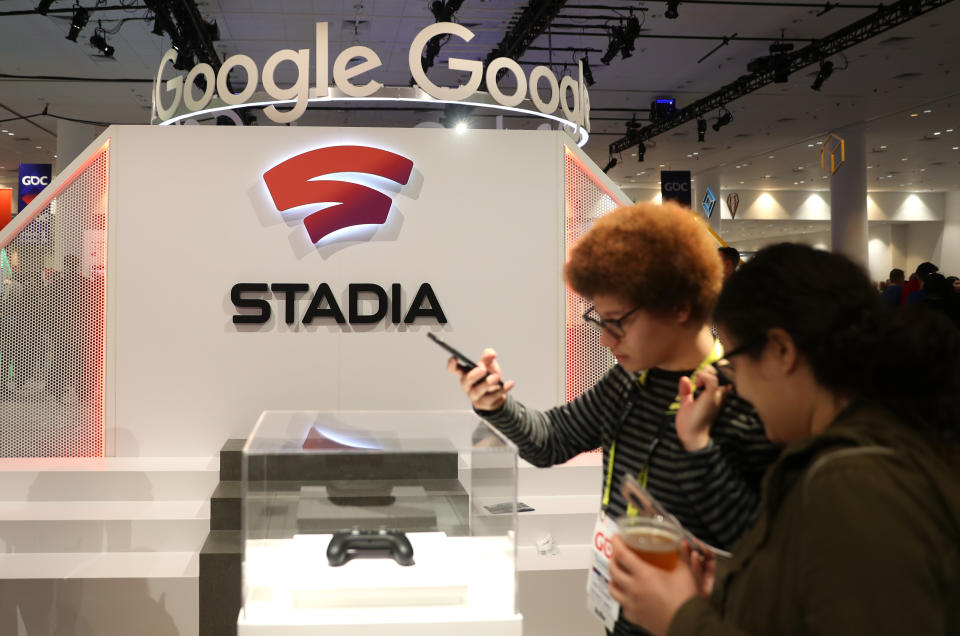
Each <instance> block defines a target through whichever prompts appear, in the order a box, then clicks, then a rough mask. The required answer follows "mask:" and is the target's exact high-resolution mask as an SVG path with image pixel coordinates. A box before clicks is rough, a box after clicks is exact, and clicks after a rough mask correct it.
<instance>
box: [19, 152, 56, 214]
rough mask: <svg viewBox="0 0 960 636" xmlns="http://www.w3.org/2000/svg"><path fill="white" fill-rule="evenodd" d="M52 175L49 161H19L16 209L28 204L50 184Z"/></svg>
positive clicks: (21, 208) (20, 209)
mask: <svg viewBox="0 0 960 636" xmlns="http://www.w3.org/2000/svg"><path fill="white" fill-rule="evenodd" d="M52 175H53V166H52V165H50V164H49V163H21V164H20V171H19V179H18V183H19V184H20V188H19V191H18V192H17V211H18V212H20V211H22V210H23V208H25V207H27V206H28V205H30V202H31V201H33V200H34V199H35V198H36V196H37V195H38V194H40V192H41V191H42V190H43V189H44V188H45V187H47V186H48V185H50V178H51V176H52Z"/></svg>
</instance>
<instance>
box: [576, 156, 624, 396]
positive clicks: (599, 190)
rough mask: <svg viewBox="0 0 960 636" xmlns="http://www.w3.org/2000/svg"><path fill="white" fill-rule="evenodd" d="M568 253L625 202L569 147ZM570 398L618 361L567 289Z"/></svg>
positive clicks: (583, 304) (581, 304)
mask: <svg viewBox="0 0 960 636" xmlns="http://www.w3.org/2000/svg"><path fill="white" fill-rule="evenodd" d="M564 182H565V199H566V247H567V255H569V253H570V249H571V248H572V247H573V246H574V245H575V244H576V242H577V241H578V240H579V239H580V237H581V236H583V234H584V233H585V232H586V231H587V230H588V229H590V226H591V225H592V224H593V221H594V220H595V219H597V218H599V217H600V216H603V215H604V214H606V213H607V212H610V211H612V210H614V209H616V208H618V207H620V206H621V205H623V203H621V202H619V201H617V200H616V199H615V198H614V197H613V195H612V193H611V192H610V191H609V190H608V189H607V188H606V187H605V186H604V185H603V184H602V183H601V182H600V181H599V180H598V179H597V178H596V177H595V176H594V175H593V174H592V173H591V172H590V170H589V169H588V168H587V166H585V165H584V164H583V162H581V161H580V160H579V159H578V158H577V157H576V155H574V154H573V152H572V151H571V150H570V149H569V148H568V149H567V150H566V163H565V179H564ZM566 302H567V313H566V335H567V351H566V354H567V355H566V358H567V395H566V397H567V400H568V401H569V400H572V399H573V398H575V397H577V396H578V395H580V394H581V393H583V392H584V391H585V390H586V389H589V388H590V387H591V386H593V385H594V383H596V381H597V380H599V379H600V378H601V377H603V374H604V373H606V372H607V371H608V370H609V369H610V367H612V366H613V365H614V363H615V362H616V360H615V359H614V357H613V355H612V354H611V353H610V352H609V351H608V350H607V349H606V348H605V347H603V346H601V345H600V333H599V332H598V331H597V330H595V329H594V328H593V327H591V326H590V325H588V324H587V323H586V322H584V320H583V318H582V316H583V314H584V312H585V311H586V310H587V307H588V305H587V303H586V302H585V301H584V299H583V298H582V297H581V296H579V295H578V294H575V293H573V292H572V291H571V290H570V289H569V288H567V299H566Z"/></svg>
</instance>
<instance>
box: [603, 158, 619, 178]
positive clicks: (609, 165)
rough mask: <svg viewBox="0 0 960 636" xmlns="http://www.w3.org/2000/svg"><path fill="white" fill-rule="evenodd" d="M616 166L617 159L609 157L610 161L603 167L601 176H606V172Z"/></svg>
mask: <svg viewBox="0 0 960 636" xmlns="http://www.w3.org/2000/svg"><path fill="white" fill-rule="evenodd" d="M616 165H617V158H616V157H614V156H613V155H610V161H608V162H607V165H605V166H604V167H603V174H607V173H608V172H610V171H611V170H613V168H614V166H616Z"/></svg>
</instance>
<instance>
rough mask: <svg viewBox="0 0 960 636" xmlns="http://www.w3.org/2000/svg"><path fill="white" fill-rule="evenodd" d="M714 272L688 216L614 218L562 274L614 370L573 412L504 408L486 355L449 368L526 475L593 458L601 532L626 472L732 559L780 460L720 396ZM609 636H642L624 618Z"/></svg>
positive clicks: (590, 236)
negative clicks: (470, 365) (598, 457)
mask: <svg viewBox="0 0 960 636" xmlns="http://www.w3.org/2000/svg"><path fill="white" fill-rule="evenodd" d="M721 272H722V268H721V264H720V258H719V256H718V254H717V249H716V244H715V242H714V241H713V239H712V237H711V236H710V234H709V233H708V231H707V230H706V228H705V227H704V224H703V223H702V221H700V220H699V219H697V218H696V216H695V215H694V214H691V213H690V211H689V210H686V209H684V208H682V207H680V206H678V205H676V204H674V203H667V204H664V205H662V206H661V205H656V204H653V203H638V204H635V205H632V206H629V207H624V208H620V209H617V210H614V211H613V212H610V213H609V214H607V215H605V216H603V217H600V218H599V219H598V220H597V221H596V222H595V223H594V225H593V227H592V228H591V229H590V230H589V231H588V232H587V233H586V234H585V235H584V236H583V238H581V239H580V241H579V242H578V243H577V245H576V246H575V247H574V248H573V250H572V252H571V253H570V260H569V261H568V262H567V264H566V266H565V268H564V273H565V277H566V280H567V283H568V284H569V285H570V287H571V288H572V289H573V290H575V291H576V292H577V293H579V294H580V295H582V296H583V297H584V298H586V299H587V300H588V302H590V303H592V305H591V306H590V307H589V309H588V310H587V311H586V313H585V314H584V316H583V318H584V320H585V321H586V322H587V323H588V324H590V325H591V326H593V327H594V328H596V329H598V330H599V331H600V344H601V345H603V346H605V347H607V348H608V349H609V350H610V352H611V353H612V354H613V355H614V357H615V358H616V360H617V364H616V365H615V366H614V367H613V368H611V369H610V370H609V371H608V372H607V374H606V375H605V376H603V377H602V378H601V379H600V380H599V381H598V382H597V383H596V384H595V385H594V386H593V387H591V388H590V389H588V390H587V391H585V392H584V393H583V394H582V395H580V396H579V397H577V398H575V399H574V400H572V401H571V402H569V403H567V404H564V405H562V406H557V407H554V408H551V409H549V410H547V411H538V410H536V409H533V408H530V407H528V406H526V405H524V404H522V403H521V402H520V401H518V400H516V399H514V398H513V396H512V395H511V394H510V391H511V389H512V388H513V387H514V382H513V381H512V380H504V381H503V384H502V385H501V384H500V382H501V379H502V378H503V372H502V371H501V369H500V364H499V362H498V360H497V354H496V352H495V351H494V350H493V349H486V350H484V351H483V354H482V356H481V357H480V361H479V364H478V366H477V367H476V368H474V369H473V370H471V371H469V372H466V373H465V372H463V371H461V370H460V369H459V368H458V367H457V365H456V360H455V359H454V358H451V359H450V361H449V363H448V369H449V370H450V372H451V373H453V374H454V375H456V376H458V378H459V380H460V385H461V388H462V389H463V391H464V392H465V393H466V394H467V396H468V397H469V399H470V402H471V403H472V404H473V408H474V409H475V410H476V411H477V412H478V413H479V414H480V415H481V416H482V417H483V418H484V419H486V420H487V421H488V422H489V423H490V424H492V425H493V426H494V427H496V428H497V429H499V430H500V431H501V432H503V433H504V435H506V436H507V437H508V438H510V439H511V440H513V442H514V443H515V444H516V445H517V447H518V449H519V451H520V456H521V457H522V458H523V459H525V460H527V461H528V462H530V463H532V464H534V465H536V466H552V465H554V464H560V463H563V462H565V461H567V460H569V459H571V458H572V457H574V456H576V455H578V454H580V453H583V452H586V451H591V450H594V449H596V448H602V449H603V475H604V482H603V483H602V484H601V497H600V503H601V506H600V508H601V513H600V516H599V518H598V523H606V520H608V519H615V518H617V517H618V516H620V515H623V514H625V513H627V512H628V508H627V503H626V501H625V500H624V497H623V495H622V494H621V481H622V478H623V475H624V473H630V474H632V475H635V476H637V477H638V478H639V480H640V482H641V483H642V484H644V485H646V486H647V488H648V489H649V490H650V491H651V492H652V493H653V495H654V496H655V497H657V498H658V499H659V500H660V501H661V502H663V504H664V505H665V506H666V507H667V508H668V509H669V510H670V512H672V513H673V514H674V515H675V516H676V517H678V518H679V520H680V521H681V522H682V523H683V524H684V525H686V526H687V527H688V528H689V529H690V530H691V531H692V532H693V533H694V534H696V535H697V536H699V537H700V538H702V539H703V540H704V541H706V542H708V543H711V544H713V545H716V546H719V547H722V548H729V547H730V546H732V545H733V544H734V543H736V541H737V540H738V539H739V538H740V536H741V535H742V534H743V532H745V531H746V529H747V528H748V527H750V525H751V523H752V522H753V520H754V518H755V516H756V512H757V502H758V501H759V496H760V478H761V476H762V474H763V473H764V471H765V470H766V468H767V466H769V465H770V463H771V462H772V461H773V460H774V458H775V457H776V455H777V454H778V452H779V448H777V447H776V446H774V445H772V444H771V443H770V442H769V441H768V440H767V439H766V438H765V437H764V435H763V426H762V425H761V424H760V422H759V421H758V420H757V418H756V415H755V413H754V411H753V408H752V407H751V406H750V405H749V404H748V403H746V402H744V401H743V400H742V399H740V398H739V397H737V396H736V395H734V394H732V393H729V392H727V391H726V389H725V387H721V386H719V379H718V377H717V372H716V370H715V368H714V367H713V366H712V365H713V363H715V362H717V361H718V360H719V359H720V358H722V357H723V352H722V347H720V343H719V342H718V341H716V340H715V339H714V338H713V337H712V336H711V335H710V329H709V327H708V325H707V321H708V319H709V317H710V314H711V312H712V309H713V305H714V303H715V301H716V298H717V294H718V293H719V291H720V286H721ZM544 371H545V372H546V371H547V370H544ZM488 374H489V375H488ZM698 387H703V390H702V391H700V392H699V393H696V392H695V391H696V389H697V388H698ZM604 587H605V585H604ZM613 633H614V634H617V635H626V634H640V633H644V632H642V631H640V630H638V629H637V628H636V627H635V626H633V625H631V624H630V623H629V622H628V621H625V620H623V619H622V618H621V619H620V620H618V621H617V622H616V624H615V626H614V628H613Z"/></svg>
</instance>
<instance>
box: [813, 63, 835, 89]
mask: <svg viewBox="0 0 960 636" xmlns="http://www.w3.org/2000/svg"><path fill="white" fill-rule="evenodd" d="M831 75H833V62H831V61H830V60H821V62H820V70H819V71H817V78H816V79H815V80H813V84H811V85H810V88H812V89H813V90H815V91H818V90H820V87H821V86H823V83H824V82H826V81H827V79H829V77H830V76H831Z"/></svg>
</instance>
